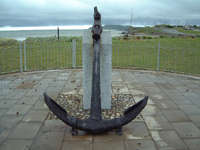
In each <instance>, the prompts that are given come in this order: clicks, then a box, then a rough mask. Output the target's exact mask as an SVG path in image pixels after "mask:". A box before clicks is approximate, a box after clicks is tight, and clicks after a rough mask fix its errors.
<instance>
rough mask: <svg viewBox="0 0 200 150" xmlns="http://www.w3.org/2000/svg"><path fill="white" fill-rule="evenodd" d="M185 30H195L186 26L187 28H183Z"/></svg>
mask: <svg viewBox="0 0 200 150" xmlns="http://www.w3.org/2000/svg"><path fill="white" fill-rule="evenodd" d="M183 29H185V30H193V28H191V27H190V26H185V27H183Z"/></svg>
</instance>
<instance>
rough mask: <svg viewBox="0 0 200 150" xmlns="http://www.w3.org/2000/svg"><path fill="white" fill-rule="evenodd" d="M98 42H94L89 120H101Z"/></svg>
mask: <svg viewBox="0 0 200 150" xmlns="http://www.w3.org/2000/svg"><path fill="white" fill-rule="evenodd" d="M100 84H101V83H100V40H94V60H93V74H92V97H91V112H90V118H92V119H96V120H99V119H102V118H101V91H100V89H101V85H100Z"/></svg>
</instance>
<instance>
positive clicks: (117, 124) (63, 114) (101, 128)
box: [44, 7, 148, 135]
mask: <svg viewBox="0 0 200 150" xmlns="http://www.w3.org/2000/svg"><path fill="white" fill-rule="evenodd" d="M92 32H93V35H92V37H93V42H94V43H93V44H94V61H93V75H92V97H91V111H90V117H89V118H88V119H79V118H75V117H71V116H69V115H68V114H67V111H66V110H65V109H64V108H62V107H61V106H60V105H59V104H57V103H56V102H55V101H54V100H53V99H51V98H50V97H49V96H48V95H47V94H46V93H44V99H45V102H46V104H47V106H48V107H49V109H50V110H51V111H52V112H53V113H54V114H55V115H56V116H57V117H58V118H59V119H60V120H62V121H63V122H64V123H66V124H67V125H69V126H71V127H72V135H76V130H77V129H79V130H83V131H86V132H88V133H92V134H97V133H102V132H108V131H111V130H113V129H117V133H118V134H119V135H121V134H122V130H121V129H122V126H123V125H126V124H127V123H129V122H130V121H132V120H133V119H134V118H135V117H136V116H137V115H138V114H139V113H140V112H141V111H142V109H143V108H144V107H145V106H146V104H147V100H148V96H146V97H145V98H144V99H143V100H141V101H139V102H138V103H136V104H134V105H133V106H131V107H129V108H128V109H127V110H125V111H124V116H122V117H121V118H114V119H111V120H103V119H102V116H101V96H100V93H101V91H100V89H101V88H100V38H101V32H102V26H101V14H100V13H99V12H98V10H97V7H94V25H93V27H92Z"/></svg>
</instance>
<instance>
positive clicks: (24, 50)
mask: <svg viewBox="0 0 200 150" xmlns="http://www.w3.org/2000/svg"><path fill="white" fill-rule="evenodd" d="M24 70H25V71H26V41H24Z"/></svg>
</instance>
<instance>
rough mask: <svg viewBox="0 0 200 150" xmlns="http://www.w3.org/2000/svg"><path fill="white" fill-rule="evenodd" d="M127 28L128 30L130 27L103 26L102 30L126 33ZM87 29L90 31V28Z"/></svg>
mask: <svg viewBox="0 0 200 150" xmlns="http://www.w3.org/2000/svg"><path fill="white" fill-rule="evenodd" d="M129 28H130V26H122V25H105V26H103V29H104V30H120V31H127V30H128V29H129ZM89 29H92V27H90V28H89Z"/></svg>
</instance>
